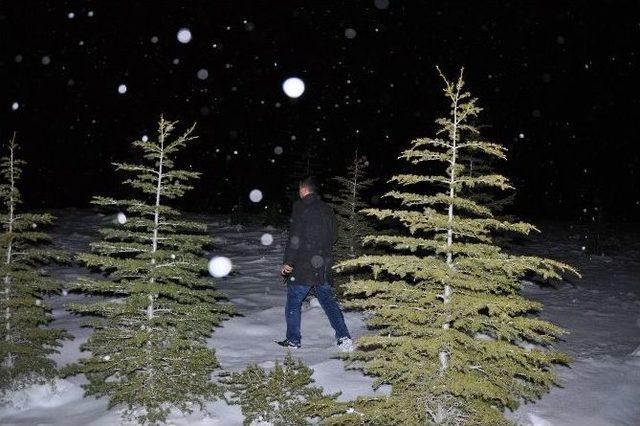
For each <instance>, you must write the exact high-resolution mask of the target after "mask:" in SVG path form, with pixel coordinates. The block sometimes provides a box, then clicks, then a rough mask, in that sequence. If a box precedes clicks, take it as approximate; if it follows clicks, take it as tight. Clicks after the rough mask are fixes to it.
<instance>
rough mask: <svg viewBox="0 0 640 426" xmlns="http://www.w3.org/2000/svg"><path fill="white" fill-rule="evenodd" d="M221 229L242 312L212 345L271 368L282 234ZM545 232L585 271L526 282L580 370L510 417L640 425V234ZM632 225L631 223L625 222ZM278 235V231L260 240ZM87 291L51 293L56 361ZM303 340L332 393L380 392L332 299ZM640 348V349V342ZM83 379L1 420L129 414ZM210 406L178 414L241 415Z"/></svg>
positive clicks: (90, 224) (45, 391) (32, 398)
mask: <svg viewBox="0 0 640 426" xmlns="http://www.w3.org/2000/svg"><path fill="white" fill-rule="evenodd" d="M57 216H58V218H59V219H58V224H57V226H56V228H55V229H54V230H53V231H54V237H55V239H56V242H57V244H58V245H59V246H60V247H62V248H64V249H66V250H70V251H79V250H84V249H86V247H87V244H88V243H89V241H91V240H92V239H93V238H95V237H96V230H97V228H98V227H99V226H101V225H103V224H104V223H106V222H108V221H109V220H112V219H113V218H109V217H103V216H99V215H96V214H95V213H92V212H90V211H88V210H71V209H66V210H61V211H58V212H57ZM203 219H204V220H206V221H207V222H208V223H209V225H210V231H211V233H212V235H213V236H214V237H215V239H216V248H215V250H214V251H213V252H212V253H211V255H212V256H214V255H221V256H226V257H229V258H230V259H231V260H232V261H233V265H234V269H233V272H232V274H231V275H230V276H228V277H225V278H223V279H220V280H218V285H219V287H220V288H221V289H222V290H223V291H224V292H225V293H226V295H227V296H228V297H229V299H230V301H231V302H232V303H233V304H234V305H235V306H236V307H237V308H238V309H239V311H240V313H241V314H242V315H241V316H236V317H234V318H232V319H230V320H229V321H226V322H225V323H223V325H222V327H220V328H218V329H216V331H215V333H214V334H213V336H212V337H211V338H210V340H209V343H210V344H211V346H212V347H214V348H216V351H217V355H218V358H219V360H220V362H221V364H222V366H223V368H225V369H228V370H239V369H242V368H243V367H244V366H246V365H247V364H248V363H250V362H256V363H258V364H260V365H262V366H264V367H270V366H272V365H273V362H274V360H276V359H282V358H283V355H284V350H283V349H282V348H280V347H278V346H276V345H275V344H274V343H273V340H274V339H280V338H282V337H283V336H284V320H283V306H284V300H285V292H284V290H285V289H284V286H283V285H282V281H281V279H280V277H279V266H280V263H281V259H282V233H281V231H280V230H276V229H273V228H264V227H259V226H248V227H243V226H233V225H229V224H228V223H227V221H226V220H225V218H224V217H203ZM545 231H546V233H545V234H544V236H542V237H538V238H535V239H533V240H532V241H531V242H530V243H527V244H526V245H525V246H524V249H525V250H526V251H529V252H534V253H538V254H544V255H547V256H551V257H554V258H557V259H559V260H565V261H568V262H570V263H572V264H573V265H575V266H577V267H578V268H579V269H580V270H581V272H582V273H583V275H584V278H583V279H582V280H573V282H572V284H564V285H561V286H559V287H557V288H549V287H545V288H540V287H538V286H535V285H532V284H528V285H526V290H525V291H526V292H527V294H529V295H530V296H531V297H533V298H536V299H539V300H541V301H542V302H543V303H544V304H545V310H544V312H543V314H542V315H543V316H544V317H545V318H548V319H550V320H552V321H554V322H556V323H558V324H560V325H562V326H564V327H566V328H567V329H569V330H570V331H571V334H569V335H568V336H566V338H565V340H564V341H563V342H561V343H560V345H559V346H560V347H561V348H562V349H563V350H565V351H567V352H569V353H570V354H571V355H572V356H573V357H574V360H575V361H574V363H573V364H572V366H571V368H561V369H560V370H559V373H560V376H561V379H562V383H563V387H562V388H555V389H553V390H552V391H551V393H549V394H548V395H546V396H545V397H544V398H543V399H542V400H540V401H539V402H537V403H535V404H528V405H525V406H522V407H521V408H520V409H519V410H518V411H517V412H515V413H510V414H509V415H510V417H511V418H513V419H514V420H516V421H517V422H518V423H520V424H523V425H534V424H535V425H638V424H640V353H639V354H638V356H632V353H633V352H634V351H635V350H636V348H638V347H639V346H640V282H639V281H640V239H639V238H638V237H640V235H639V234H638V232H637V228H636V229H635V230H634V232H635V234H634V233H631V232H630V231H629V230H621V229H619V230H618V231H617V233H616V236H617V237H618V238H619V240H620V241H619V244H618V248H617V249H615V250H612V251H611V254H610V257H594V258H591V259H589V258H588V257H586V256H585V255H584V254H583V253H582V251H581V250H580V246H581V241H580V240H578V239H577V238H576V235H577V231H572V230H569V229H568V226H559V225H555V226H548V227H545ZM623 231H624V232H623ZM264 233H270V234H272V235H273V237H274V241H273V243H272V244H271V245H269V246H264V245H262V244H261V236H262V235H263V234H264ZM53 272H54V273H55V275H56V276H58V277H60V278H62V279H63V280H66V281H72V280H74V279H75V278H76V277H77V276H79V275H81V274H85V273H86V271H85V270H84V269H82V268H78V267H74V268H68V267H62V268H56V269H55V271H53ZM79 298H82V296H79V295H73V294H71V295H68V296H58V297H54V298H52V300H50V303H51V305H52V306H53V308H54V316H55V321H54V323H53V326H56V327H63V328H66V329H67V330H68V331H69V332H71V334H73V335H74V336H75V339H74V340H72V341H68V342H65V344H64V346H63V348H62V350H61V353H60V354H59V355H56V357H55V359H56V361H57V362H58V363H59V364H60V365H63V364H65V363H67V362H70V361H72V360H74V359H77V358H78V357H79V356H80V355H81V354H80V351H79V346H80V344H81V343H82V342H83V341H85V340H86V338H87V336H88V334H89V330H88V329H82V328H79V318H77V317H75V316H72V315H70V314H69V313H68V312H66V311H65V310H64V304H65V303H68V302H71V301H73V300H76V299H79ZM345 316H346V320H347V325H348V327H349V328H350V331H351V333H352V335H353V336H354V337H357V336H360V335H362V334H363V333H365V332H366V331H365V326H364V322H363V319H362V316H361V315H360V314H358V313H354V312H349V313H346V315H345ZM302 334H303V348H302V349H300V350H298V351H296V352H295V355H296V356H299V357H301V358H303V359H304V361H305V362H306V363H307V364H308V365H309V366H311V367H312V368H313V369H314V371H315V373H314V379H315V380H316V382H317V384H318V385H320V386H323V387H324V389H325V391H327V392H337V391H341V392H342V397H341V398H342V399H352V398H354V397H356V396H357V395H364V394H371V393H372V390H371V383H372V380H371V379H370V378H368V377H365V376H363V375H362V374H360V373H359V372H357V371H348V370H347V371H345V370H344V368H343V365H342V361H340V360H339V359H336V358H335V354H336V347H335V342H334V338H333V331H332V329H331V327H330V326H329V324H328V321H327V319H326V318H325V316H324V314H323V312H322V309H321V308H320V307H317V306H308V307H307V308H305V311H304V312H303V319H302ZM638 352H640V350H639V351H638ZM83 380H84V379H83V378H82V377H73V378H70V379H67V380H58V381H57V382H56V386H55V387H54V388H53V389H52V388H51V387H49V386H34V387H31V388H28V389H26V390H24V391H21V392H19V393H18V394H14V395H12V398H11V403H10V404H9V405H7V406H5V407H3V408H0V424H2V425H13V424H16V425H26V424H29V425H31V424H34V425H35V424H42V425H44V424H46V425H113V424H121V423H122V421H121V419H120V413H119V411H118V410H117V409H114V410H111V411H107V409H106V407H107V402H106V400H105V399H95V398H83V397H82V389H81V388H80V385H81V384H82V383H83ZM207 409H208V411H209V412H208V413H207V412H195V413H193V414H191V415H182V414H180V413H175V414H173V415H172V416H171V417H170V418H169V423H170V424H176V425H240V424H242V414H241V412H240V408H239V407H237V406H228V405H226V404H225V403H224V402H222V401H217V402H215V403H213V404H210V405H209V406H208V407H207Z"/></svg>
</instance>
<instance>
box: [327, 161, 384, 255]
mask: <svg viewBox="0 0 640 426" xmlns="http://www.w3.org/2000/svg"><path fill="white" fill-rule="evenodd" d="M368 165H369V163H368V162H367V159H366V158H365V157H364V156H362V157H361V156H358V150H356V151H355V154H354V157H353V161H352V162H351V164H350V165H349V167H348V169H347V174H346V176H336V177H334V178H333V180H334V181H335V182H336V183H337V186H338V188H337V190H336V191H335V193H334V194H330V195H328V199H329V201H330V204H331V206H332V207H333V210H334V212H335V213H336V219H337V225H338V241H337V242H336V245H335V246H334V253H335V257H336V259H338V260H344V259H348V258H355V257H357V256H359V255H360V254H362V238H363V237H364V236H365V235H367V234H370V233H371V231H372V228H371V226H370V225H369V221H368V219H367V218H366V217H365V216H364V215H363V214H362V213H361V212H360V210H362V209H364V208H365V207H368V205H367V203H365V202H364V200H363V199H362V192H363V191H365V190H366V189H367V188H369V187H370V186H371V185H372V184H373V182H374V179H368V178H367V170H366V169H367V167H368Z"/></svg>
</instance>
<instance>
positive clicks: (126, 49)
mask: <svg viewBox="0 0 640 426" xmlns="http://www.w3.org/2000/svg"><path fill="white" fill-rule="evenodd" d="M638 9H639V8H638V4H637V1H590V2H578V1H572V2H562V1H401V0H389V1H388V2H386V1H384V0H376V1H374V0H366V1H284V0H282V1H240V0H233V1H231V0H229V1H210V0H206V1H205V0H202V1H115V0H110V1H62V0H55V1H54V0H51V1H37V0H2V1H0V31H1V32H0V55H1V57H0V81H1V83H0V84H1V85H2V86H1V89H0V93H2V96H0V100H1V101H2V103H1V105H0V137H1V138H2V141H3V142H6V141H7V140H8V139H9V138H10V136H11V134H12V132H13V131H17V133H18V139H17V141H18V143H19V144H20V145H21V156H22V158H24V159H25V160H26V161H27V162H28V163H29V165H28V166H27V167H26V169H25V174H24V180H23V182H22V190H23V193H24V198H25V202H26V204H27V206H28V207H30V208H49V207H68V206H77V207H85V206H87V205H88V202H89V200H90V198H91V196H92V195H98V194H100V195H123V194H122V193H121V192H120V191H121V190H122V187H121V185H119V182H120V179H121V176H118V175H117V174H116V173H115V172H114V171H113V168H112V166H111V165H110V163H111V162H112V161H130V160H132V159H133V157H132V155H133V151H132V149H131V145H130V144H131V142H132V141H133V140H135V139H137V138H140V137H142V136H143V135H149V137H153V136H154V131H155V129H156V123H157V121H158V118H159V116H160V114H162V113H164V115H165V117H166V118H168V119H171V120H179V121H180V122H181V125H180V126H179V129H180V130H182V129H184V128H186V126H187V125H190V124H191V123H193V122H197V123H198V124H197V134H199V135H200V139H199V140H198V141H197V142H195V143H193V144H192V145H191V147H190V148H188V151H186V152H184V154H183V156H182V158H181V160H180V161H179V163H181V164H182V165H185V166H191V167H193V168H194V169H197V170H199V171H202V172H203V176H202V179H201V181H200V182H199V183H198V184H197V188H196V189H195V190H194V191H193V192H192V193H191V194H190V195H189V196H188V197H187V199H186V200H184V202H183V206H182V207H184V208H185V209H188V210H201V211H202V210H204V211H210V212H211V211H228V210H229V209H230V208H231V206H233V205H234V204H236V203H238V202H240V203H241V204H243V205H245V206H247V208H251V206H250V204H251V203H250V202H249V200H248V193H249V191H250V190H251V189H253V188H259V189H261V190H262V191H263V193H264V194H265V201H264V202H265V203H269V202H272V201H278V200H283V199H284V196H285V193H284V192H285V191H284V184H285V183H286V182H289V181H291V179H292V173H293V172H292V169H293V166H292V165H293V164H294V163H295V160H296V159H298V160H299V159H300V158H301V157H303V156H304V155H306V153H308V152H311V153H313V154H315V155H316V156H317V157H318V159H317V161H316V165H317V166H318V167H320V170H319V171H317V174H319V175H320V177H321V178H324V179H325V181H327V177H329V176H331V175H333V174H336V173H343V171H344V168H345V167H346V165H347V162H348V160H349V158H351V157H352V156H353V152H354V150H355V149H356V148H358V150H359V152H360V153H362V154H365V155H366V156H367V157H368V159H369V161H370V164H371V173H372V174H373V175H375V176H377V177H379V178H381V181H385V180H386V179H387V178H388V177H390V176H391V175H392V174H394V173H396V172H398V171H399V170H400V167H402V162H400V161H398V160H396V157H397V155H398V153H399V152H400V151H401V150H402V149H404V148H406V147H407V146H408V142H409V141H410V140H411V139H412V138H415V137H421V136H432V135H433V134H434V129H435V125H434V120H435V119H436V118H437V117H439V116H441V115H443V114H445V113H446V112H447V108H448V104H447V102H446V100H445V99H444V97H443V96H442V94H441V87H442V83H441V81H440V80H439V77H438V74H437V72H436V69H435V66H436V65H439V66H440V67H441V68H442V69H443V71H445V73H447V74H448V75H450V76H452V77H454V76H455V75H456V74H457V72H458V70H459V68H460V66H464V67H465V74H466V81H467V87H468V89H470V90H471V92H472V93H473V94H474V95H475V96H477V97H479V99H480V105H481V106H483V107H484V108H485V110H484V111H483V113H482V114H481V116H480V122H481V123H480V124H482V125H483V127H482V130H483V133H484V135H485V136H486V137H487V138H488V139H490V140H493V141H496V142H500V143H503V144H505V145H506V146H507V147H508V148H509V150H510V153H509V155H510V161H509V163H506V164H504V165H503V169H502V171H503V172H504V173H505V174H506V175H507V176H509V177H510V178H511V179H512V180H513V182H514V183H515V185H516V186H517V188H518V195H517V198H516V200H515V205H514V210H515V211H516V212H517V213H519V214H521V215H523V216H525V217H527V218H529V217H530V218H541V219H557V218H560V219H578V218H580V217H583V216H585V215H587V216H588V215H591V214H593V211H594V210H593V209H594V208H596V207H597V208H598V209H599V210H598V211H599V212H601V214H602V215H603V217H604V218H605V220H612V221H614V220H615V221H617V220H637V219H638V215H639V214H640V179H639V174H640V173H639V172H638V168H639V167H640V138H639V136H638V134H639V133H638V126H639V125H640V93H639V91H638V90H637V80H638V78H639V77H640V73H639V71H640V67H639V58H638V56H639V55H640V14H639V13H638ZM181 28H188V29H189V30H190V32H191V34H192V39H191V41H190V42H189V43H186V44H185V43H181V42H179V41H178V39H177V33H178V31H179V30H180V29H181ZM201 70H206V73H205V72H204V71H201ZM203 74H208V75H207V76H206V78H204V79H202V78H200V77H204V75H203ZM199 75H200V76H199ZM291 76H298V77H300V78H301V79H302V80H303V81H304V82H305V85H306V91H305V93H304V94H303V95H302V96H301V97H300V98H298V99H291V98H288V97H287V96H285V94H284V93H283V91H282V88H281V85H282V82H283V81H284V80H285V79H286V78H287V77H291ZM120 85H126V89H127V90H126V93H124V94H121V93H119V90H118V88H119V86H120ZM276 147H282V154H280V155H277V154H276V153H275V152H274V150H275V149H276ZM386 188H387V187H386V186H382V185H381V186H379V187H378V188H377V189H376V190H375V191H374V193H375V192H376V191H377V193H378V194H380V193H381V192H383V191H384V190H385V189H386ZM371 195H374V194H371ZM253 208H258V207H255V206H254V207H253ZM585 209H586V213H585Z"/></svg>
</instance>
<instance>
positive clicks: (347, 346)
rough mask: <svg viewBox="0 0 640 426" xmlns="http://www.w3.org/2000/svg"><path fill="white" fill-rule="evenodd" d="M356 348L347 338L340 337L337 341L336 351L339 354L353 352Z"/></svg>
mask: <svg viewBox="0 0 640 426" xmlns="http://www.w3.org/2000/svg"><path fill="white" fill-rule="evenodd" d="M355 348H356V346H355V345H354V344H353V341H352V340H351V339H349V338H348V337H342V338H341V339H338V350H339V351H340V352H353V350H354V349H355Z"/></svg>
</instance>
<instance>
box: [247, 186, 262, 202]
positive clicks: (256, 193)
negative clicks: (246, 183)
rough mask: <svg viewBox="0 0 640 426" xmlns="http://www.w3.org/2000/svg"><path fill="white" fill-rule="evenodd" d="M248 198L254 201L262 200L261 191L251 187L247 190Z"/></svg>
mask: <svg viewBox="0 0 640 426" xmlns="http://www.w3.org/2000/svg"><path fill="white" fill-rule="evenodd" d="M249 199H250V200H251V201H253V202H254V203H259V202H260V201H262V191H260V190H259V189H253V190H251V192H249Z"/></svg>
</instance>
